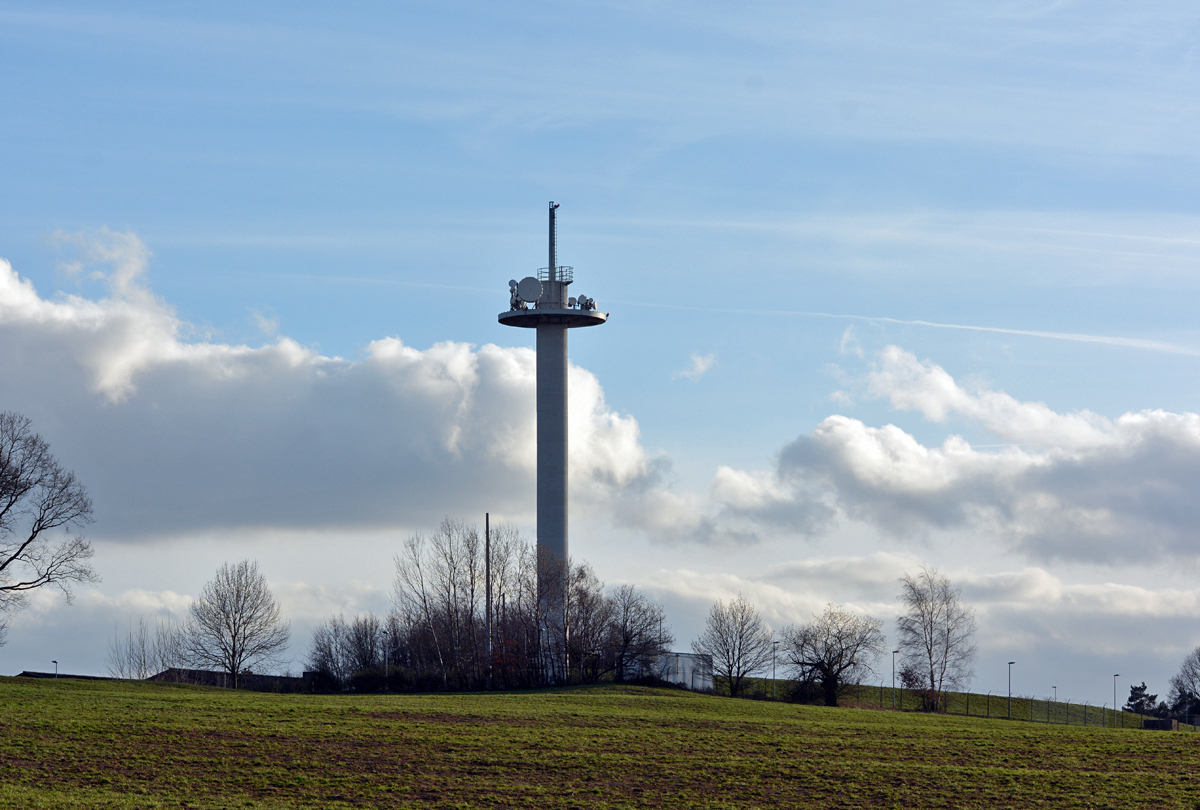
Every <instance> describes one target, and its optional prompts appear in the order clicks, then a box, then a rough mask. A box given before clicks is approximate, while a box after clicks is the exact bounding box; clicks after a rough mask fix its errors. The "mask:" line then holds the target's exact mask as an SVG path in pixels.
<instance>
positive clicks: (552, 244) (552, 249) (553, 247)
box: [548, 200, 558, 281]
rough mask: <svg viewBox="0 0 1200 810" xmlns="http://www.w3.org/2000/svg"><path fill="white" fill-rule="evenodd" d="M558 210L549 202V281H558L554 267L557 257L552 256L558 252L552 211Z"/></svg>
mask: <svg viewBox="0 0 1200 810" xmlns="http://www.w3.org/2000/svg"><path fill="white" fill-rule="evenodd" d="M556 208H558V206H557V205H555V204H554V201H553V200H551V201H550V275H549V276H548V278H549V279H550V281H557V280H558V268H557V267H556V266H555V265H556V264H557V263H558V257H557V256H555V255H554V254H555V253H557V252H558V250H557V248H558V229H557V228H556V227H554V225H555V222H554V209H556Z"/></svg>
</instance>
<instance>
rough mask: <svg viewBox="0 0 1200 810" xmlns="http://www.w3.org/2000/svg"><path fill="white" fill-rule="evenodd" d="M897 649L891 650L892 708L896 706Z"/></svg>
mask: <svg viewBox="0 0 1200 810" xmlns="http://www.w3.org/2000/svg"><path fill="white" fill-rule="evenodd" d="M899 652H900V651H899V650H892V708H893V709H895V708H896V654H897V653H899Z"/></svg>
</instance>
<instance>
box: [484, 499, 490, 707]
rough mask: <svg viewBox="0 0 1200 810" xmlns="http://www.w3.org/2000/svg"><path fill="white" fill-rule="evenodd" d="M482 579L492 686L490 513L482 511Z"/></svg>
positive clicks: (487, 658)
mask: <svg viewBox="0 0 1200 810" xmlns="http://www.w3.org/2000/svg"><path fill="white" fill-rule="evenodd" d="M483 572H484V573H483V579H484V605H485V607H484V614H485V616H486V618H485V619H484V625H485V626H484V632H485V634H486V638H487V640H486V641H485V642H484V645H483V648H484V655H485V656H486V660H487V685H488V688H489V689H490V688H491V686H492V515H491V513H490V512H484V513H483Z"/></svg>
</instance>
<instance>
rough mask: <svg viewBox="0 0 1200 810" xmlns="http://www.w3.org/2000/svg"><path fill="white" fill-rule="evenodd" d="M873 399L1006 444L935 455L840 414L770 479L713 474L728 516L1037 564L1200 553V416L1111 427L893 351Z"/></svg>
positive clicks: (1160, 416)
mask: <svg viewBox="0 0 1200 810" xmlns="http://www.w3.org/2000/svg"><path fill="white" fill-rule="evenodd" d="M867 388H868V391H869V393H870V394H871V395H873V396H876V397H881V398H886V399H887V400H889V401H890V402H891V404H892V405H893V406H894V407H895V408H897V409H902V410H913V411H917V412H919V413H921V414H922V415H923V416H924V417H925V418H926V419H928V420H929V421H931V422H935V423H937V422H942V421H944V420H946V419H947V418H948V416H949V415H950V414H957V415H958V416H960V417H963V418H965V419H967V420H970V421H972V422H974V423H977V424H979V425H980V426H981V427H983V428H985V429H986V430H988V431H990V432H992V433H993V434H995V435H996V436H997V437H999V438H1001V439H1003V440H1004V441H1005V442H1006V443H1008V444H1009V445H1010V446H1008V447H1004V448H1002V449H999V450H984V449H980V448H976V447H972V446H971V445H970V444H969V443H968V442H967V441H966V440H964V439H963V438H962V437H961V436H957V435H951V436H948V437H946V439H945V440H944V441H943V442H942V444H941V445H940V446H926V445H924V444H922V443H921V442H919V441H918V440H917V439H916V438H915V437H914V436H913V435H911V434H910V433H908V432H906V431H904V430H902V429H901V428H899V427H897V426H895V425H884V426H882V427H872V426H869V425H866V424H864V423H863V422H861V421H860V420H858V419H854V418H851V417H848V416H842V415H832V416H829V417H827V418H826V419H824V420H823V421H822V422H821V423H820V424H818V425H817V426H816V428H815V429H814V430H813V431H811V432H810V433H808V434H806V435H803V436H800V437H798V438H797V439H796V440H794V441H792V442H790V443H789V444H787V445H786V446H784V447H783V448H782V450H781V451H780V453H779V456H778V461H777V464H776V466H775V468H774V469H773V470H771V471H768V472H743V471H737V470H731V469H725V468H722V469H721V470H719V471H718V473H717V475H716V477H715V480H714V484H713V491H712V498H711V501H712V502H711V504H710V507H711V508H712V509H713V510H715V512H716V514H717V515H718V516H719V517H722V518H727V519H729V520H730V521H733V522H736V523H738V524H741V525H746V524H747V523H749V524H755V525H757V526H760V527H763V528H771V529H773V530H776V531H779V530H787V531H794V532H799V533H801V534H808V535H813V534H820V533H823V532H826V531H829V530H830V529H831V528H833V527H834V526H836V525H838V524H839V522H840V521H843V520H845V519H847V518H848V519H852V520H858V521H863V522H865V523H867V524H870V525H872V526H874V527H875V528H877V529H878V530H880V531H882V532H884V533H887V534H891V535H893V536H898V537H911V536H922V535H927V534H929V533H930V532H933V531H952V532H957V533H961V534H962V535H963V537H964V538H969V539H970V540H969V541H970V542H979V541H991V540H993V539H998V540H999V541H1001V542H1003V543H1005V544H1007V545H1008V546H1010V547H1011V548H1014V549H1017V550H1019V551H1021V552H1023V553H1025V554H1028V555H1030V556H1032V557H1034V558H1039V559H1052V558H1068V559H1077V560H1096V561H1108V562H1111V561H1119V560H1138V561H1143V562H1144V561H1148V560H1155V559H1162V558H1164V557H1189V558H1194V557H1196V555H1197V553H1198V552H1200V549H1198V548H1197V547H1196V544H1195V541H1194V527H1195V526H1196V525H1197V522H1198V521H1200V504H1198V503H1197V501H1196V500H1195V499H1194V498H1193V497H1192V495H1191V493H1193V492H1195V491H1196V488H1197V486H1198V485H1200V416H1198V415H1196V414H1191V413H1182V414H1176V413H1168V412H1166V411H1161V410H1150V411H1140V412H1137V413H1127V414H1124V415H1122V416H1120V417H1118V418H1116V419H1107V418H1105V417H1103V416H1100V415H1097V414H1095V413H1091V412H1089V411H1078V412H1073V413H1065V414H1064V413H1057V412H1055V411H1053V410H1051V409H1050V408H1049V407H1047V406H1046V405H1045V404H1043V403H1039V402H1022V401H1019V400H1017V399H1015V398H1013V397H1011V396H1009V395H1008V394H1006V393H1004V392H1002V391H993V390H989V389H987V388H984V387H979V386H977V387H975V388H968V387H964V386H963V385H961V384H959V383H958V382H957V381H956V380H955V379H954V378H953V377H952V376H951V375H950V374H948V373H947V372H946V371H945V370H944V369H943V368H941V367H940V366H937V365H936V364H933V363H931V362H928V361H924V362H923V361H919V360H918V359H917V358H916V357H914V356H913V355H912V354H910V353H908V352H906V351H903V350H902V349H899V348H896V347H894V346H893V347H889V348H887V349H886V350H884V351H883V352H882V353H881V355H880V357H879V360H878V362H877V363H876V364H875V367H874V368H873V370H872V371H871V372H870V374H869V375H868V378H867Z"/></svg>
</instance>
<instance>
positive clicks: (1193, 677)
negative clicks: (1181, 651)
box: [1168, 647, 1200, 722]
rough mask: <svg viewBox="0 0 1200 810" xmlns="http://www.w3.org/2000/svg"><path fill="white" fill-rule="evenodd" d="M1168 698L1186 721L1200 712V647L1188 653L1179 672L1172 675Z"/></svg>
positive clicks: (1173, 707) (1172, 706)
mask: <svg viewBox="0 0 1200 810" xmlns="http://www.w3.org/2000/svg"><path fill="white" fill-rule="evenodd" d="M1168 699H1169V700H1170V701H1171V709H1172V710H1173V711H1176V712H1178V713H1180V714H1181V715H1183V718H1184V722H1188V721H1190V720H1191V719H1192V717H1193V716H1194V715H1196V714H1197V713H1198V712H1200V647H1197V648H1196V649H1194V650H1192V651H1191V652H1190V653H1188V655H1187V657H1186V658H1184V659H1183V663H1182V664H1180V665H1179V672H1178V674H1176V675H1174V676H1172V678H1171V692H1170V694H1169V695H1168Z"/></svg>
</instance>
